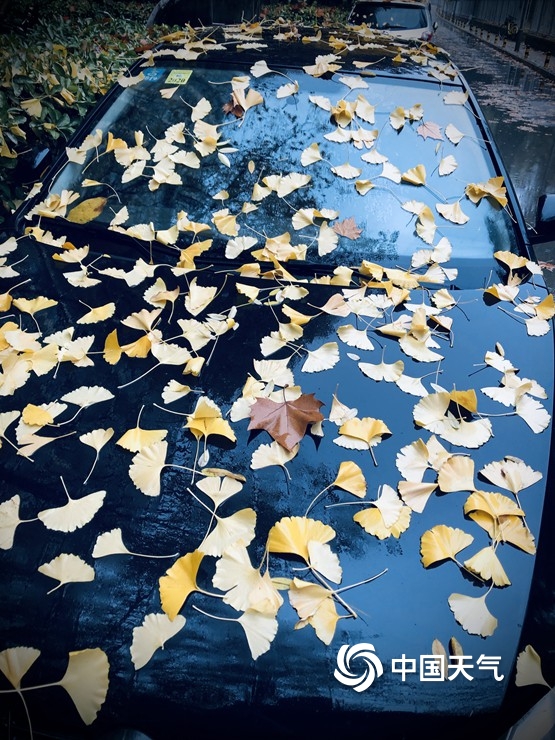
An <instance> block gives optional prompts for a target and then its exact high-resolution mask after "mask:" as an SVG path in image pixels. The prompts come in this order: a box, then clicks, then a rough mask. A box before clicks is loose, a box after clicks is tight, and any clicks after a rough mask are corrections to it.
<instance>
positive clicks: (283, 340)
mask: <svg viewBox="0 0 555 740" xmlns="http://www.w3.org/2000/svg"><path fill="white" fill-rule="evenodd" d="M165 41H166V43H165V45H163V46H160V47H157V48H156V49H154V50H153V51H150V52H147V53H146V54H145V55H144V56H143V57H142V58H141V59H140V60H139V61H138V62H137V64H136V65H135V66H134V67H133V68H132V69H131V70H130V72H129V75H128V76H126V77H124V78H122V79H121V80H120V84H119V85H117V89H115V90H113V91H112V92H110V93H109V94H108V95H107V96H106V98H105V99H104V100H103V101H102V102H101V104H100V105H99V106H98V107H97V109H96V110H95V111H94V113H93V115H92V116H90V117H89V118H88V119H87V121H86V122H85V123H84V125H83V127H82V128H81V130H80V132H79V133H78V134H77V136H76V137H75V139H74V140H73V141H72V142H70V145H69V146H68V148H67V150H66V153H65V154H64V156H63V157H62V159H61V160H59V161H58V162H56V163H55V164H54V166H53V167H52V168H51V170H50V171H49V172H48V174H47V175H46V176H45V178H44V179H43V180H42V182H41V183H40V184H39V185H38V186H37V188H35V190H34V192H33V196H32V197H31V198H30V199H29V200H28V201H27V202H26V203H25V204H24V205H23V207H22V208H21V209H20V210H19V211H18V213H17V214H16V215H15V217H14V223H13V230H12V232H11V233H10V234H8V235H6V238H5V239H4V241H3V242H2V243H1V244H0V260H1V261H0V312H1V313H0V365H1V374H0V441H1V449H0V459H1V469H2V487H1V491H0V536H1V540H0V547H1V552H0V562H1V565H2V582H3V587H4V588H3V598H2V600H1V603H0V671H1V673H2V674H3V675H2V676H1V677H0V681H1V683H2V685H1V686H0V689H1V690H2V691H3V692H4V693H2V695H1V697H0V698H1V700H2V702H3V706H4V707H5V709H4V710H3V717H4V721H5V723H6V725H10V726H11V727H12V728H16V729H15V731H16V732H17V734H18V737H19V736H20V733H28V732H29V728H30V727H33V728H34V729H35V735H36V736H37V737H42V736H43V735H42V733H45V735H44V736H50V737H60V738H62V737H63V738H65V737H67V738H74V737H75V738H81V737H95V738H96V737H98V738H100V737H107V736H108V733H111V732H117V731H123V728H132V729H134V730H136V731H137V732H141V733H144V734H146V735H148V736H149V737H151V738H167V737H175V736H182V735H183V736H184V734H185V732H186V731H187V728H189V727H193V726H196V725H198V723H202V724H200V725H198V726H201V727H205V728H206V731H208V729H209V728H210V729H211V730H213V731H218V732H221V731H226V732H231V731H233V733H234V734H236V733H238V734H243V735H246V736H247V737H251V736H254V734H255V733H256V734H257V735H258V734H262V735H264V736H266V737H276V738H289V737H291V738H298V737H300V736H301V735H304V734H305V733H307V732H313V733H315V732H318V733H320V732H325V733H331V732H335V731H341V732H342V733H345V732H346V731H347V732H349V733H355V734H356V735H357V736H362V734H363V733H364V734H365V735H370V734H371V733H373V734H375V735H376V736H379V737H384V738H385V737H391V738H409V737H410V738H412V737H416V736H417V734H418V733H419V732H420V731H422V730H427V729H429V730H431V731H433V732H435V733H436V735H437V736H441V737H443V736H447V735H446V733H447V732H448V733H449V736H450V737H462V736H465V737H466V736H467V735H468V732H471V731H472V732H477V733H478V734H479V736H481V737H485V736H486V735H488V736H490V737H497V736H498V735H499V734H501V732H503V731H505V730H506V729H507V728H508V727H509V726H510V725H511V724H512V723H513V722H514V721H515V719H517V718H518V716H519V715H520V714H522V713H523V712H524V711H525V710H526V709H527V708H528V707H529V706H531V705H532V704H533V703H534V701H535V700H536V699H537V698H539V696H540V695H541V692H540V694H539V695H538V694H535V695H533V696H532V695H531V694H528V693H525V697H524V700H523V699H522V697H523V694H522V693H521V694H519V690H518V689H516V688H515V677H516V679H517V681H518V682H519V683H526V682H528V680H529V678H530V666H536V665H537V660H538V658H537V655H536V653H535V650H534V647H535V646H532V647H530V646H528V647H527V645H528V642H527V641H525V636H526V635H527V634H528V633H526V632H524V633H523V626H524V624H525V617H526V612H527V605H528V600H529V594H530V590H531V585H532V581H533V574H534V566H535V562H536V558H537V557H540V555H541V551H542V545H543V542H542V541H541V540H540V539H539V533H540V526H541V523H542V510H543V508H544V499H545V497H546V493H548V492H549V491H550V490H551V491H552V490H553V481H552V479H551V478H550V468H549V457H550V449H551V434H552V404H553V324H552V317H553V314H554V313H555V305H554V301H553V296H552V295H551V294H550V293H549V292H548V290H547V288H546V285H545V283H544V280H543V277H542V275H541V271H540V269H539V267H538V265H537V264H536V262H535V258H534V254H533V251H532V248H531V245H530V241H529V237H528V235H527V232H526V228H525V225H524V222H523V218H522V215H521V212H520V209H519V206H518V203H517V202H516V199H515V195H514V191H513V189H512V186H511V184H510V182H509V180H508V177H507V173H506V171H505V169H504V167H503V165H502V163H501V161H500V159H499V156H498V154H497V150H496V148H495V145H494V143H493V142H492V140H491V136H490V133H489V130H488V128H487V126H486V124H485V122H484V119H483V116H482V115H481V113H480V111H479V110H478V108H477V105H476V102H475V99H474V98H473V96H472V94H471V93H470V91H469V90H468V89H467V87H466V84H465V82H464V80H463V79H462V77H461V76H460V74H459V72H458V70H457V69H455V68H454V67H453V65H452V64H451V62H450V60H449V57H448V56H447V55H446V54H445V53H443V52H441V51H440V50H438V49H436V48H435V47H433V46H431V45H429V44H425V43H424V44H420V45H412V46H410V45H402V44H401V42H399V41H397V40H395V41H392V40H391V39H390V38H383V37H381V36H379V34H377V33H375V32H372V31H371V30H369V29H368V28H361V29H359V30H358V31H357V30H353V29H350V30H346V29H333V30H329V29H326V30H322V29H318V30H314V29H297V28H295V27H289V26H279V25H277V24H276V25H272V26H269V27H267V28H262V27H261V26H260V25H243V26H237V27H227V28H217V29H215V28H205V29H200V30H199V29H197V30H193V29H192V28H187V29H186V30H184V31H183V32H180V33H176V34H173V35H172V36H171V37H168V38H167V39H166V40H165ZM540 225H541V224H540ZM538 647H539V646H538ZM518 656H521V657H520V658H519V660H518V668H517V657H518ZM539 657H540V658H541V655H540V656H539ZM35 687H41V688H37V689H36V690H33V691H32V690H31V689H32V688H35ZM542 690H544V689H542ZM520 691H523V690H522V689H521V690H520ZM524 691H525V692H526V690H524ZM10 692H11V693H10ZM18 694H19V696H18ZM519 697H520V698H519ZM22 699H23V700H24V701H23V702H22ZM15 731H14V736H15ZM480 733H481V734H480ZM21 736H22V735H21ZM327 736H329V734H326V737H327Z"/></svg>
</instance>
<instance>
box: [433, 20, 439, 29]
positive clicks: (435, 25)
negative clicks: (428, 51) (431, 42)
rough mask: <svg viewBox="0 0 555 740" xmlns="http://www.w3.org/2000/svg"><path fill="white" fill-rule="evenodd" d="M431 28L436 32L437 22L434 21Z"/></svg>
mask: <svg viewBox="0 0 555 740" xmlns="http://www.w3.org/2000/svg"><path fill="white" fill-rule="evenodd" d="M432 28H433V29H434V31H437V28H438V22H437V21H434V22H433V23H432Z"/></svg>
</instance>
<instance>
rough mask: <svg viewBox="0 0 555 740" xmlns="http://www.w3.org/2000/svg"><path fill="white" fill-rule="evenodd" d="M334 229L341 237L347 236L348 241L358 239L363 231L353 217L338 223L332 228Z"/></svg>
mask: <svg viewBox="0 0 555 740" xmlns="http://www.w3.org/2000/svg"><path fill="white" fill-rule="evenodd" d="M332 229H333V230H334V231H335V233H336V234H339V236H346V237H347V239H353V240H354V239H358V238H359V236H360V235H361V234H362V229H359V228H358V226H357V225H356V221H355V219H354V218H353V217H352V216H351V217H350V218H346V219H344V220H343V221H338V222H337V223H336V224H334V225H333V226H332Z"/></svg>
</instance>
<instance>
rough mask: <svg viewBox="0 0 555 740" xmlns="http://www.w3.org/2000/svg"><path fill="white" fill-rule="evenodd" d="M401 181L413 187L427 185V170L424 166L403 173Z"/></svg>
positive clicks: (420, 165)
mask: <svg viewBox="0 0 555 740" xmlns="http://www.w3.org/2000/svg"><path fill="white" fill-rule="evenodd" d="M401 180H402V181H403V182H408V183H410V184H411V185H425V184H426V168H425V167H424V165H423V164H419V165H417V166H416V167H412V168H411V169H410V170H407V171H406V172H403V174H402V175H401Z"/></svg>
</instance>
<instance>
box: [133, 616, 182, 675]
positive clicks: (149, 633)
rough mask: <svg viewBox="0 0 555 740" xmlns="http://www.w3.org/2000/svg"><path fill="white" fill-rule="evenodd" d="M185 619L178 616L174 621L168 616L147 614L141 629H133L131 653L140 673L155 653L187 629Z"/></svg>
mask: <svg viewBox="0 0 555 740" xmlns="http://www.w3.org/2000/svg"><path fill="white" fill-rule="evenodd" d="M185 621H186V620H185V617H182V616H181V614H177V615H176V616H175V617H174V619H173V620H171V619H169V617H168V616H167V615H166V614H147V615H146V616H145V618H144V619H143V622H142V624H141V625H140V626H139V627H135V628H134V629H133V641H132V643H131V647H130V648H129V652H130V653H131V660H132V661H133V665H134V666H135V670H136V671H138V670H139V669H140V668H143V667H144V666H145V665H146V664H147V663H148V662H149V660H150V659H151V658H152V656H153V655H154V653H155V652H156V651H157V650H158V649H160V648H163V647H164V645H165V644H166V642H167V641H168V640H169V639H170V638H172V637H174V636H175V635H177V633H178V632H180V631H181V630H182V629H183V627H185Z"/></svg>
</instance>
